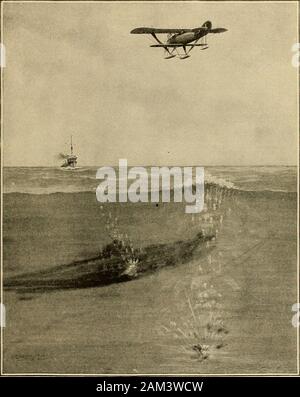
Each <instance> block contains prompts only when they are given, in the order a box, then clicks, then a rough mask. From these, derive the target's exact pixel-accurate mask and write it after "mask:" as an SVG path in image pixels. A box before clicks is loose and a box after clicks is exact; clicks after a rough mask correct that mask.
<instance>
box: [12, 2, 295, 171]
mask: <svg viewBox="0 0 300 397" xmlns="http://www.w3.org/2000/svg"><path fill="white" fill-rule="evenodd" d="M206 20H211V21H212V23H213V27H225V28H227V29H228V32H226V33H223V34H219V35H217V34H216V35H210V36H209V38H208V42H209V45H210V48H209V49H208V50H206V51H201V50H199V49H194V50H193V52H192V56H191V57H190V58H188V59H186V60H179V59H176V58H174V59H170V60H165V59H163V55H164V54H163V50H162V49H157V48H149V45H150V44H152V43H151V40H150V38H149V36H147V35H131V34H130V33H129V32H130V31H131V30H132V29H133V28H135V27H138V26H153V27H197V26H201V25H202V24H203V23H204V22H205V21H206ZM297 41H298V40H297V5H296V3H295V2H294V3H260V4H259V3H254V2H251V3H168V4H166V3H153V2H152V3H151V4H150V3H139V4H136V3H123V4H120V3H111V4H107V3H94V4H91V3H68V4H65V3H59V2H57V3H50V4H49V3H14V4H12V3H5V4H4V43H5V45H6V56H7V58H6V65H7V66H6V68H5V70H4V164H5V165H20V166H30V165H35V166H48V165H49V166H52V165H60V160H58V158H57V155H58V153H59V152H65V151H67V150H68V142H69V137H70V135H71V134H72V135H73V140H74V145H75V152H76V154H78V156H79V165H110V164H117V163H118V159H119V158H127V159H128V163H129V165H136V164H140V165H150V164H158V165H174V164H178V165H196V164H199V165H208V164H210V165H214V164H216V165H221V164H227V165H252V164H266V165H268V164H296V162H297V139H298V132H297V69H296V68H294V67H293V66H292V64H291V59H292V54H293V53H292V51H291V47H292V45H293V44H294V43H296V42H297Z"/></svg>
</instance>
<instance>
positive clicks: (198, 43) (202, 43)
mask: <svg viewBox="0 0 300 397" xmlns="http://www.w3.org/2000/svg"><path fill="white" fill-rule="evenodd" d="M226 31H227V29H225V28H213V27H212V23H211V22H210V21H206V22H205V23H204V24H203V25H202V26H200V27H199V28H192V29H181V28H175V29H161V28H147V27H141V28H135V29H133V30H132V31H131V32H130V33H131V34H150V35H151V36H152V37H153V38H154V39H155V41H156V43H155V44H152V45H150V47H154V48H163V49H164V52H165V55H166V56H165V59H171V58H175V57H178V58H180V59H186V58H189V57H190V52H191V51H192V49H193V48H195V47H200V49H201V50H206V49H207V48H208V45H207V41H206V40H207V35H208V34H210V33H223V32H226ZM157 34H167V40H166V41H165V42H163V41H161V40H160V39H159V38H158V37H157ZM180 48H182V49H183V53H180V52H179V49H180Z"/></svg>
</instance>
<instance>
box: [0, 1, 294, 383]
mask: <svg viewBox="0 0 300 397" xmlns="http://www.w3.org/2000/svg"><path fill="white" fill-rule="evenodd" d="M5 3H17V4H20V3H56V4H59V3H62V4H66V3H73V4H76V3H78V4H85V3H87V4H96V3H108V4H111V3H112V4H122V3H123V4H124V3H134V4H141V3H148V4H151V3H166V4H167V3H168V4H170V3H211V4H222V3H252V4H253V3H254V4H261V3H288V4H294V3H296V4H297V25H298V26H297V27H298V40H299V42H300V37H299V1H297V0H294V1H284V0H281V1H273V0H270V1H265V0H262V1H250V0H245V1H238V0H237V1H235V0H224V1H223V0H220V1H202V0H186V1H185V0H179V1H173V0H170V1H167V0H161V1H160V0H152V1H149V0H146V1H143V0H141V1H128V0H124V1H109V0H94V1H93V0H92V1H91V0H87V1H64V0H61V1H60V0H58V1H55V0H45V1H42V0H41V1H38V0H36V1H35V0H28V1H26V0H25V1H18V0H17V1H13V0H7V1H6V0H3V1H1V21H0V22H1V42H4V39H3V8H4V4H5ZM3 72H4V68H1V229H0V230H1V271H0V273H1V274H0V282H1V293H0V297H1V302H2V303H3V143H4V139H3V133H4V126H3V124H4V118H3V109H4V104H3ZM299 73H300V67H299V68H298V74H297V88H298V95H297V107H298V120H297V125H298V130H297V132H298V137H299V127H300V124H299V120H300V115H299V103H300V100H299ZM297 154H298V155H297V159H298V161H297V297H296V301H297V302H300V286H299V276H300V270H299V232H300V226H299V215H300V214H299V183H300V178H299V139H298V140H297ZM293 303H294V302H293ZM291 317H292V312H291ZM299 331H300V330H299V327H298V328H297V372H296V373H213V374H209V373H192V374H187V373H170V374H167V373H164V374H159V373H134V374H132V373H131V374H124V373H123V374H118V373H115V374H111V373H109V374H93V373H86V374H83V373H80V374H74V373H64V374H63V373H46V372H45V373H34V372H28V373H5V372H3V363H4V362H3V345H4V343H3V337H4V335H3V333H4V332H3V328H2V327H1V355H0V358H1V366H0V367H1V373H0V374H1V375H2V376H3V375H4V376H20V377H26V376H32V375H34V376H36V377H42V376H53V377H55V376H66V375H67V376H71V377H72V376H76V377H78V376H79V377H85V376H107V377H114V376H130V377H136V376H145V377H147V376H159V375H162V376H165V377H167V376H170V377H172V376H203V377H206V376H207V377H210V376H223V377H228V376H246V377H252V376H260V377H274V376H291V377H296V376H299V374H300V357H299V341H300V337H299Z"/></svg>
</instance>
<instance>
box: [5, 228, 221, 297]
mask: <svg viewBox="0 0 300 397" xmlns="http://www.w3.org/2000/svg"><path fill="white" fill-rule="evenodd" d="M213 238H214V236H213V235H205V236H204V235H203V234H202V233H201V232H200V233H198V234H197V235H196V236H195V237H194V238H192V239H190V240H185V241H176V242H174V243H170V244H155V245H149V246H147V247H145V248H143V249H142V250H139V251H134V253H133V256H132V258H133V261H132V262H131V261H130V257H129V260H128V258H125V255H124V253H125V249H126V248H127V247H123V246H122V244H121V242H119V241H117V240H115V241H114V242H112V243H111V244H108V245H107V246H106V247H104V249H103V250H102V251H101V253H100V254H99V255H98V256H97V257H94V258H90V259H85V260H81V261H76V262H72V263H70V264H66V265H60V266H56V267H54V268H52V269H48V270H44V271H40V272H32V273H27V274H24V275H19V276H15V277H11V278H9V279H7V280H4V288H5V289H9V290H16V291H18V292H43V291H50V290H58V289H69V288H89V287H96V286H103V285H108V284H112V283H117V282H122V281H129V280H131V279H133V278H136V277H139V276H142V275H146V274H149V273H151V272H154V271H156V270H159V269H161V268H163V267H166V266H174V265H177V264H183V263H186V262H188V261H189V260H191V259H192V258H193V256H194V255H196V254H201V252H202V251H204V250H206V248H205V247H204V246H203V243H205V242H206V241H209V240H212V239H213ZM132 268H133V269H134V270H133V271H132Z"/></svg>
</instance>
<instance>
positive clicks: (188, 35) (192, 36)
mask: <svg viewBox="0 0 300 397" xmlns="http://www.w3.org/2000/svg"><path fill="white" fill-rule="evenodd" d="M207 33H208V32H203V31H202V32H199V31H198V32H184V33H178V34H175V35H174V36H172V37H170V38H169V40H168V41H167V43H168V44H182V45H185V44H188V43H191V42H193V41H195V40H198V39H200V38H201V37H204V36H206V35H207Z"/></svg>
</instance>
